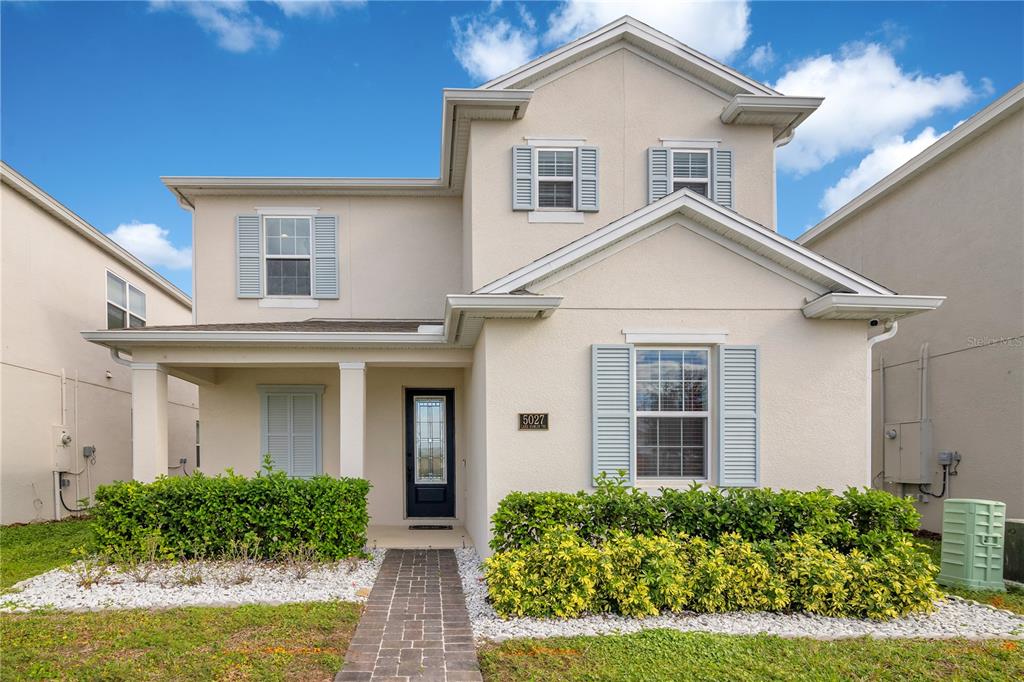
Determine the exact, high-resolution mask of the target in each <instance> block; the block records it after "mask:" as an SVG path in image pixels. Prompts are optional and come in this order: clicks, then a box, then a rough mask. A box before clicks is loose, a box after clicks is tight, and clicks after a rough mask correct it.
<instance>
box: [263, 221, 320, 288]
mask: <svg viewBox="0 0 1024 682" xmlns="http://www.w3.org/2000/svg"><path fill="white" fill-rule="evenodd" d="M312 233H313V219H312V218H311V217H310V216H264V217H263V240H264V242H263V256H264V268H265V273H266V278H265V279H264V281H265V282H266V285H265V286H266V291H265V292H264V294H265V295H266V296H310V295H311V293H312V288H313V287H312V282H313V278H312V265H313V262H312V261H313V239H312Z"/></svg>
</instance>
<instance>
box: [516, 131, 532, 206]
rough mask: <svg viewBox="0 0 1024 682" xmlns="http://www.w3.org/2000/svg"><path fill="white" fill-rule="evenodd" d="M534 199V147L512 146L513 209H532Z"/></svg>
mask: <svg viewBox="0 0 1024 682" xmlns="http://www.w3.org/2000/svg"><path fill="white" fill-rule="evenodd" d="M533 208H534V199H533V147H530V146H528V145H516V146H514V147H512V210H513V211H532V210H533Z"/></svg>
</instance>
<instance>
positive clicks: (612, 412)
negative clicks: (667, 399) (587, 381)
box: [591, 344, 633, 483]
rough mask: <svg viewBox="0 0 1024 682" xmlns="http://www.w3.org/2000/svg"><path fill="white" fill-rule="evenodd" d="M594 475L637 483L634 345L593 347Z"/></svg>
mask: <svg viewBox="0 0 1024 682" xmlns="http://www.w3.org/2000/svg"><path fill="white" fill-rule="evenodd" d="M591 353H592V373H593V379H592V382H593V386H592V392H593V406H592V408H591V409H592V411H593V440H594V442H593V464H594V476H595V477H596V476H597V475H598V474H600V473H601V472H606V473H607V474H608V475H609V476H618V475H619V471H620V470H625V471H626V472H627V474H626V475H627V479H628V481H629V482H630V483H632V482H633V466H632V463H633V346H632V345H629V344H619V345H596V344H595V345H594V346H591Z"/></svg>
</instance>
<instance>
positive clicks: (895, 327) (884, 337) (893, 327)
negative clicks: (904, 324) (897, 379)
mask: <svg viewBox="0 0 1024 682" xmlns="http://www.w3.org/2000/svg"><path fill="white" fill-rule="evenodd" d="M885 329H886V331H885V332H884V333H882V334H878V335H877V336H872V337H871V338H869V339H868V385H867V394H868V411H867V422H868V438H867V448H868V472H867V483H865V484H864V485H865V486H867V487H868V488H870V487H871V484H872V483H874V482H875V477H874V475H873V474H872V473H871V472H872V466H871V455H872V452H871V436H872V435H874V434H873V433H872V430H871V395H872V388H871V374H872V365H873V364H874V363H873V362H872V358H873V356H874V353H873V349H874V347H875V346H876V345H877V344H879V343H881V342H882V341H888V340H889V339H891V338H892V337H894V336H896V332H898V331H899V329H900V323H899V322H897V321H896V320H889V321H888V322H886V324H885ZM882 371H883V372H884V371H885V367H884V365H883V367H882ZM884 400H885V392H884V384H883V392H882V401H883V402H882V405H883V406H884V405H885V402H884ZM881 426H882V428H883V429H884V428H885V410H884V407H883V410H882V424H881Z"/></svg>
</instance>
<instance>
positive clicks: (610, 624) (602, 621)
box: [455, 549, 1024, 641]
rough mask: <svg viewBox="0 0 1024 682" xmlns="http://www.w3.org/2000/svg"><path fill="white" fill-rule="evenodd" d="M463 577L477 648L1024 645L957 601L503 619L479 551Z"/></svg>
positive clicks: (1023, 634)
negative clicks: (919, 608) (885, 610)
mask: <svg viewBox="0 0 1024 682" xmlns="http://www.w3.org/2000/svg"><path fill="white" fill-rule="evenodd" d="M455 555H456V557H458V561H459V575H460V576H461V578H462V590H463V592H465V595H466V608H467V610H468V611H469V620H470V623H471V625H472V627H473V635H474V636H475V638H476V639H477V640H478V641H483V640H491V641H501V640H505V639H511V638H514V637H572V636H576V635H604V634H612V633H627V632H638V631H640V630H647V629H651V628H672V629H675V630H681V631H683V632H713V633H719V634H727V635H754V634H762V633H763V634H770V635H779V636H782V637H813V638H815V639H844V638H849V637H865V636H867V637H877V638H882V639H886V638H909V637H912V638H928V639H951V638H954V637H963V638H966V639H992V638H999V639H1024V617H1022V616H1018V615H1016V614H1014V613H1012V612H1010V611H1004V610H1002V609H996V608H993V607H991V606H987V605H983V604H979V603H977V602H975V601H970V600H967V599H960V598H956V597H950V598H947V599H941V600H939V601H938V602H936V605H935V611H933V612H932V613H929V614H925V615H919V616H907V617H905V618H899V619H897V620H891V621H881V622H879V621H870V620H860V619H856V618H828V617H825V616H815V615H809V614H798V613H794V614H788V613H762V612H736V613H699V614H698V613H680V614H666V615H661V616H654V617H650V618H627V617H624V616H617V615H612V614H601V615H592V616H584V617H582V618H571V619H566V620H557V619H552V620H547V619H540V618H510V619H508V620H503V619H501V618H499V617H498V615H497V614H496V613H495V612H494V609H493V608H491V605H490V603H489V602H488V601H487V584H486V583H485V581H484V577H483V572H482V570H481V564H480V557H479V555H478V554H477V552H476V550H475V549H457V550H455Z"/></svg>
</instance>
